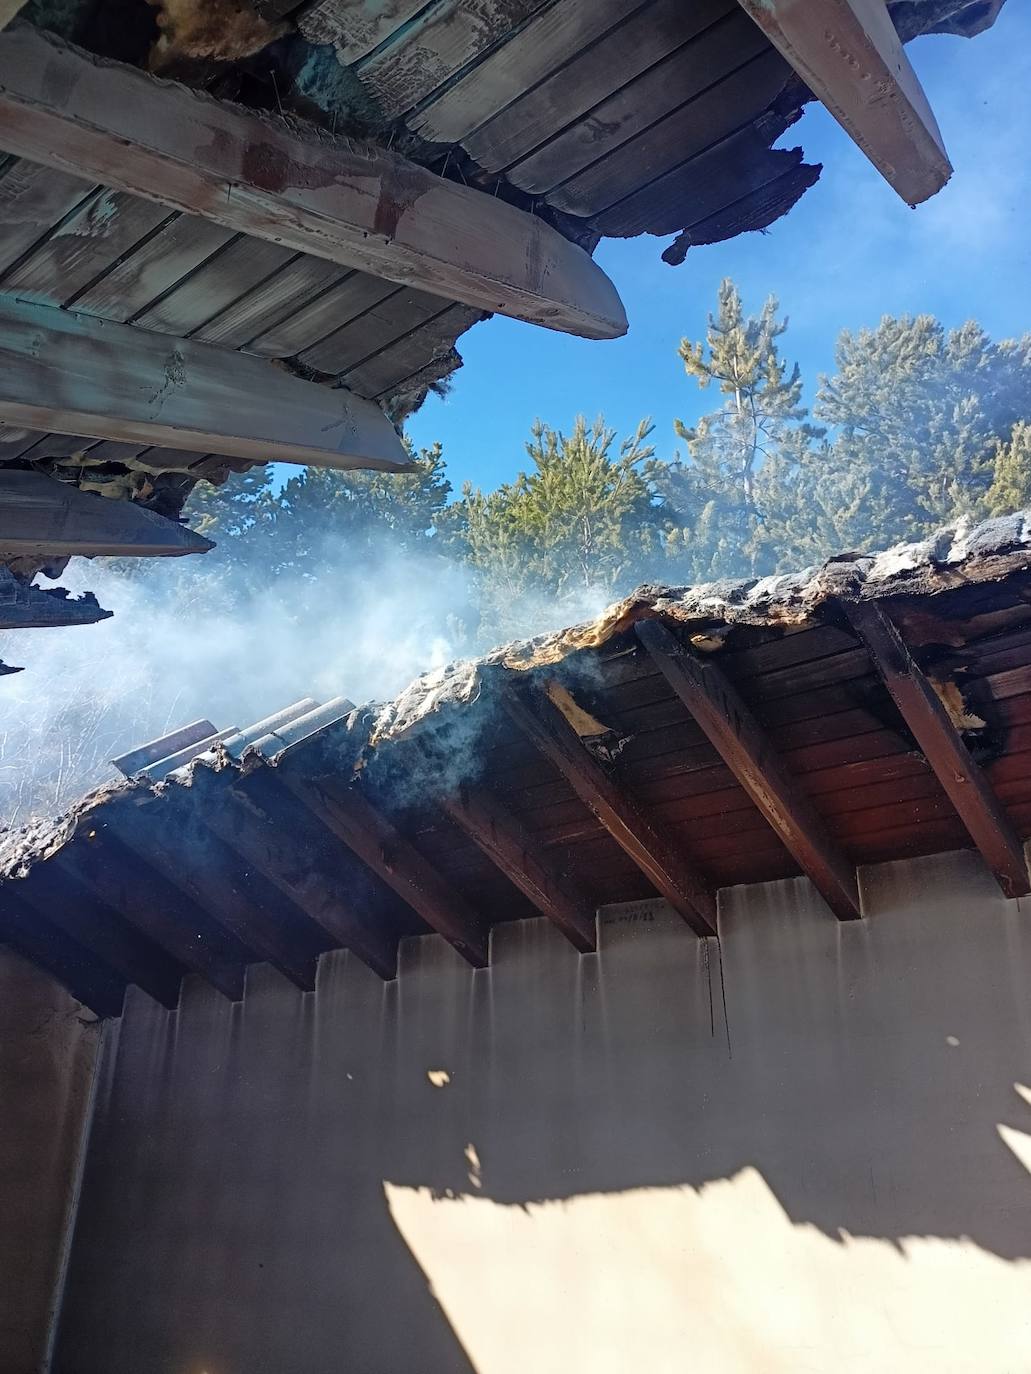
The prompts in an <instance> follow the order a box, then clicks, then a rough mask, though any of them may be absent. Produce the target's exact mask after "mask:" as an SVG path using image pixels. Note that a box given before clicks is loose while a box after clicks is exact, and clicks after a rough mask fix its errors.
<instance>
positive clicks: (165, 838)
mask: <svg viewBox="0 0 1031 1374" xmlns="http://www.w3.org/2000/svg"><path fill="white" fill-rule="evenodd" d="M107 824H108V826H109V827H110V828H111V830H112V831H113V833H114V834H115V836H116V837H117V838H118V840H119V841H120V842H121V843H122V844H124V845H125V847H126V849H128V850H131V851H132V853H133V856H134V858H135V859H136V862H137V864H138V865H144V866H149V867H151V868H153V869H155V870H156V872H157V873H159V874H160V875H161V877H162V878H164V879H165V881H166V882H168V883H170V884H171V885H172V887H174V888H176V889H177V890H178V891H179V892H181V893H182V894H183V896H184V898H185V899H186V901H187V902H192V903H193V904H194V905H195V906H197V907H198V908H200V909H201V910H203V911H204V913H205V915H206V916H207V917H208V918H209V919H210V920H211V921H213V922H214V923H215V924H216V925H218V926H220V927H221V928H222V929H223V930H224V931H226V932H227V933H228V934H229V935H230V936H231V937H232V938H233V939H235V940H237V941H238V942H239V943H240V945H241V946H242V947H243V948H244V949H245V950H246V951H247V953H248V955H249V956H251V957H250V958H249V959H248V963H250V962H261V961H263V962H265V963H269V964H271V965H272V967H273V968H276V969H278V970H279V972H280V973H281V974H282V975H283V977H284V978H287V979H288V980H289V981H290V982H291V983H293V984H294V986H295V987H298V988H300V989H301V991H302V992H313V991H314V989H315V973H316V965H317V957H318V953H319V952H320V949H321V946H316V947H311V946H310V945H305V944H302V943H301V942H300V941H299V940H298V939H297V938H296V936H295V935H294V933H293V932H292V930H291V928H290V923H289V922H286V921H284V920H282V915H281V911H280V912H279V913H275V912H273V911H272V910H269V909H268V908H267V907H266V906H265V905H263V904H262V903H261V902H260V901H259V900H257V898H256V894H255V888H256V886H258V884H256V882H255V880H254V877H253V874H250V873H248V872H247V870H246V868H245V866H244V865H243V864H242V863H241V862H240V861H239V859H237V857H236V855H235V854H234V853H233V852H232V850H230V849H229V847H228V846H227V845H225V844H223V842H222V841H221V840H219V839H218V837H217V836H215V835H214V834H212V833H211V831H210V830H209V829H208V828H207V827H206V826H205V825H203V823H202V822H201V821H200V820H198V818H197V817H196V815H195V814H194V812H193V810H192V809H191V808H190V807H188V806H183V805H176V804H175V802H174V801H170V800H169V799H168V798H166V799H165V800H164V802H163V803H159V802H156V801H154V800H148V801H147V802H146V803H145V804H144V805H142V806H141V805H139V804H138V803H136V802H134V801H130V802H128V803H126V804H124V805H123V806H121V807H120V808H117V809H116V808H112V809H110V810H109V812H108V819H107ZM244 875H246V876H244ZM276 895H277V896H278V891H276ZM281 905H282V903H281V902H280V906H281Z"/></svg>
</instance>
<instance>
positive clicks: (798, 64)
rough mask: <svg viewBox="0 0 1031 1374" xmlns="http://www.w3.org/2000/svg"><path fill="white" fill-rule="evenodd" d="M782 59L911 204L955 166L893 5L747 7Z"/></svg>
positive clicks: (877, 0)
mask: <svg viewBox="0 0 1031 1374" xmlns="http://www.w3.org/2000/svg"><path fill="white" fill-rule="evenodd" d="M740 2H741V5H742V6H743V7H744V9H745V10H746V11H747V13H748V14H749V15H751V17H752V18H753V19H754V20H755V22H756V23H757V24H758V25H759V27H760V28H761V29H762V31H763V32H764V33H765V34H766V36H767V38H768V39H769V40H770V42H771V43H772V44H773V46H774V47H775V48H777V49H778V50H779V52H780V53H781V55H782V56H783V57H785V58H786V59H787V61H788V62H790V63H791V65H792V67H793V68H794V69H795V71H796V72H797V73H798V75H799V76H800V77H801V78H802V80H803V81H804V82H805V84H806V85H807V86H808V87H809V89H810V90H811V91H812V93H813V95H815V96H816V97H817V99H818V100H820V101H822V103H823V104H824V105H826V107H827V109H828V110H829V111H830V112H831V114H832V115H833V116H834V118H835V119H836V120H837V121H838V123H839V124H840V125H841V126H842V128H843V129H844V130H845V132H846V133H847V134H848V135H849V137H850V138H851V139H852V140H853V142H854V143H856V144H858V146H859V147H860V148H861V149H862V151H863V152H864V153H865V154H866V156H867V157H868V158H869V159H870V161H871V162H872V163H873V164H874V166H875V167H876V168H877V170H878V171H879V172H880V173H881V175H882V176H883V177H884V178H885V180H886V181H887V182H889V184H890V185H891V186H893V187H894V189H895V190H896V191H897V192H898V193H899V195H900V196H901V197H902V199H903V200H904V201H906V203H907V204H909V205H919V204H920V203H921V201H925V200H928V199H929V198H930V197H931V196H933V195H935V194H936V193H937V192H938V191H940V190H941V189H942V187H943V186H944V185H945V183H946V182H947V181H948V179H949V177H950V176H951V175H952V165H951V163H950V162H949V156H948V153H946V151H945V145H944V143H943V142H942V136H941V133H940V131H939V129H938V124H937V121H936V120H935V117H934V113H933V112H932V110H931V106H930V104H929V103H928V100H927V96H926V95H925V94H924V91H923V88H922V87H921V85H920V82H919V80H918V79H917V75H916V73H915V72H914V71H913V68H912V67H911V66H910V63H909V58H908V57H907V56H906V53H905V50H904V49H903V46H902V41H901V39H900V38H899V36H898V34H897V33H896V31H895V26H894V24H893V23H892V22H891V15H890V14H889V12H888V6H887V4H886V3H885V0H740Z"/></svg>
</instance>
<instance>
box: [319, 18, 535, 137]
mask: <svg viewBox="0 0 1031 1374" xmlns="http://www.w3.org/2000/svg"><path fill="white" fill-rule="evenodd" d="M398 3H399V0H392V3H391V5H390V6H389V8H390V9H392V10H396V8H397V6H398ZM400 3H401V4H402V5H403V7H404V8H407V0H400ZM547 3H548V0H476V3H475V4H470V3H469V0H436V3H430V4H425V5H423V6H421V7H420V9H419V11H418V12H417V13H416V14H415V15H414V16H413V18H412V19H411V20H410V22H408V23H406V24H398V25H396V27H395V28H394V32H393V33H392V34H390V35H388V36H387V37H386V39H385V41H384V42H382V43H380V44H379V45H378V46H377V47H376V48H375V49H374V50H373V51H372V52H370V53H369V54H368V56H366V57H365V58H363V59H361V60H360V61H359V62H358V63H357V72H358V75H359V76H360V78H361V82H362V86H363V87H364V88H365V89H366V90H367V91H371V92H372V94H373V95H374V97H375V100H376V107H377V109H378V110H380V111H382V113H383V114H384V115H386V116H387V117H391V116H394V115H399V114H403V113H404V112H405V110H410V109H411V107H412V106H413V105H415V104H417V103H418V102H419V101H420V100H422V99H423V98H424V97H425V96H427V95H429V94H430V93H431V92H432V91H434V90H436V88H437V87H438V86H440V85H442V84H443V83H444V82H445V81H447V80H449V79H450V78H451V77H452V76H454V75H455V74H456V73H457V72H459V71H461V69H462V68H463V67H465V66H466V65H468V64H470V63H473V62H475V61H476V60H477V59H479V58H481V57H482V56H484V55H485V54H486V53H488V52H489V51H490V50H491V48H492V47H493V45H494V44H495V43H497V42H499V41H502V40H504V39H505V38H507V36H508V35H509V34H510V33H511V32H512V30H513V29H515V28H516V27H517V26H518V25H520V24H522V23H524V22H525V21H526V20H527V19H529V18H530V17H531V16H532V15H533V14H534V12H535V11H536V10H539V9H541V8H543V6H544V5H545V4H547ZM365 7H366V6H365V5H364V4H363V5H362V8H365ZM353 8H354V6H353V4H351V5H349V6H348V11H349V12H348V16H347V20H345V24H346V26H347V27H348V28H349V27H350V24H349V20H350V17H351V15H350V11H351V10H353ZM375 8H376V9H381V6H380V5H378V4H377V5H375Z"/></svg>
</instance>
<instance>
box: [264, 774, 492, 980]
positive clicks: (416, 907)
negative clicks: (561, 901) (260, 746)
mask: <svg viewBox="0 0 1031 1374" xmlns="http://www.w3.org/2000/svg"><path fill="white" fill-rule="evenodd" d="M277 776H278V777H279V778H280V780H281V781H282V782H283V783H284V784H285V785H286V786H287V787H288V788H289V789H290V791H291V792H292V793H293V794H294V796H295V797H297V799H298V800H299V801H300V802H301V803H302V804H303V805H304V806H305V807H307V808H308V810H309V811H311V812H312V813H313V815H315V816H317V817H318V819H319V820H320V821H321V822H322V824H323V825H324V826H325V827H326V829H327V830H329V831H331V832H332V834H334V835H335V836H336V837H337V839H339V840H342V841H343V843H344V844H346V845H347V847H348V849H350V850H351V851H352V853H354V854H356V855H357V856H358V858H359V859H360V860H361V861H362V863H363V864H365V866H366V868H368V869H370V870H371V871H372V872H373V873H374V874H375V875H376V876H377V877H378V878H380V879H381V880H382V881H383V882H384V883H386V885H387V886H388V887H389V888H391V889H392V890H393V891H394V892H396V893H397V895H398V896H399V897H400V898H401V899H402V900H403V901H405V902H407V903H408V905H409V906H410V907H411V908H412V910H413V911H415V912H417V913H418V915H419V916H421V917H422V919H423V920H424V921H425V922H426V924H427V925H428V926H429V927H430V929H431V930H435V931H436V932H437V934H438V935H442V936H443V937H444V939H445V940H447V941H448V942H449V943H450V944H452V945H454V947H455V949H456V950H458V952H459V954H461V955H462V957H463V958H464V959H467V960H468V962H469V963H470V964H472V966H473V967H474V968H486V966H487V963H488V960H489V953H490V947H489V941H488V932H487V927H486V925H485V924H484V922H483V920H482V919H481V917H480V916H479V915H478V914H477V913H476V912H475V911H473V910H472V908H471V907H470V906H469V904H468V903H467V902H466V900H465V898H464V897H463V896H461V894H460V893H458V892H456V891H455V889H454V888H453V887H452V886H451V884H450V883H449V882H448V881H447V880H446V879H445V878H444V877H442V876H441V874H440V873H438V871H437V869H436V868H435V867H434V866H433V864H431V863H430V862H429V860H428V859H426V858H425V857H424V856H423V855H422V854H420V853H419V851H418V850H417V849H416V848H415V846H414V845H413V844H412V843H411V842H410V841H409V840H408V839H406V838H405V836H404V835H402V834H401V832H400V831H399V830H398V829H397V828H396V826H395V825H394V824H393V822H392V821H391V820H390V819H389V818H388V817H387V816H386V815H384V813H383V812H382V811H379V810H378V809H377V808H376V807H374V806H373V805H372V804H371V803H370V802H368V801H367V800H366V799H365V798H364V797H363V796H362V795H361V793H360V791H359V790H358V788H357V787H355V786H345V785H341V786H337V785H335V784H333V783H332V782H331V781H329V780H328V779H326V778H311V777H308V776H306V775H305V774H303V773H301V772H300V771H299V770H295V769H293V768H292V767H291V766H290V763H289V761H286V762H284V763H281V764H280V765H279V768H278V771H277Z"/></svg>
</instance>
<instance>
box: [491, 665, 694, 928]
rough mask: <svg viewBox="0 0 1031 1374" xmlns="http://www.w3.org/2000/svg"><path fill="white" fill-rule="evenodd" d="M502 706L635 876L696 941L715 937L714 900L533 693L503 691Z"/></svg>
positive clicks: (547, 704) (565, 724)
mask: <svg viewBox="0 0 1031 1374" xmlns="http://www.w3.org/2000/svg"><path fill="white" fill-rule="evenodd" d="M503 701H504V706H505V709H506V711H507V712H508V714H509V715H510V716H511V718H512V720H513V721H514V722H515V723H516V725H517V726H518V727H519V728H520V730H522V732H523V734H524V735H525V736H526V738H527V739H528V740H529V741H530V742H531V744H533V745H534V747H535V748H536V749H538V750H539V751H540V752H541V753H542V754H543V755H544V756H545V757H546V758H547V759H549V760H550V762H551V763H552V764H553V765H554V766H555V767H556V768H557V769H558V771H559V772H560V773H561V774H562V776H563V777H564V778H565V779H566V781H567V782H568V783H569V784H570V786H571V787H572V788H573V791H574V792H575V793H576V794H577V796H578V797H579V798H580V800H581V801H582V802H583V803H584V805H585V806H586V807H587V809H588V810H589V811H591V812H592V814H593V815H595V816H596V817H597V818H598V820H599V821H600V822H601V824H602V825H603V826H604V828H605V829H606V831H607V832H608V833H609V835H611V837H612V838H613V839H614V840H615V841H616V843H617V844H618V845H619V847H620V848H621V849H622V850H623V851H624V853H625V854H627V855H628V856H629V857H630V858H631V859H632V860H633V862H634V863H635V864H636V865H637V867H638V868H639V869H640V870H641V872H642V873H643V874H644V875H645V877H647V878H648V880H649V881H650V882H651V883H652V885H653V886H654V887H655V890H656V891H657V892H658V893H659V894H660V896H663V897H665V898H666V900H667V901H668V902H669V903H670V905H671V906H673V907H674V909H675V910H676V911H677V912H679V914H680V915H681V916H682V917H683V918H684V920H685V921H686V922H687V924H688V925H689V926H690V927H691V929H692V930H693V931H695V933H696V934H698V935H714V934H715V933H716V898H715V895H714V893H713V892H712V890H711V889H710V888H709V887H708V885H707V884H706V882H705V881H704V879H703V878H702V877H701V876H700V875H699V874H698V873H696V872H695V871H694V869H693V868H692V867H691V865H690V864H689V863H688V862H687V860H686V859H684V857H683V856H682V854H681V853H680V852H679V849H678V848H677V847H676V846H675V845H674V844H673V843H671V841H670V840H669V839H668V838H667V837H666V836H665V835H664V834H663V833H661V832H660V831H659V830H658V829H657V828H656V827H655V826H653V825H652V823H651V821H650V820H648V818H647V817H646V816H645V815H644V813H643V812H642V811H641V810H640V809H639V807H638V805H637V803H636V801H634V799H633V798H631V796H630V795H629V794H628V793H627V792H626V791H625V789H623V788H621V787H620V786H619V785H618V784H617V783H616V782H615V780H614V779H613V778H612V777H610V776H609V774H608V773H607V772H606V771H605V770H604V769H603V768H602V766H601V764H600V763H598V761H597V760H596V759H595V758H594V756H593V755H592V754H591V753H590V752H589V751H588V750H587V748H586V746H585V745H584V743H583V741H582V740H581V739H580V736H579V735H578V734H577V733H576V731H575V730H574V729H573V727H572V726H571V725H570V724H569V723H568V721H567V720H566V719H565V717H564V716H563V715H562V713H561V712H560V711H559V710H558V708H557V707H556V706H555V705H554V704H553V703H552V702H551V701H550V700H549V699H548V697H547V696H546V695H545V694H544V692H543V691H541V690H540V688H538V687H532V688H531V689H530V690H529V691H527V692H519V691H517V690H516V689H515V688H509V689H508V690H507V691H506V692H505V693H504V695H503Z"/></svg>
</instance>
